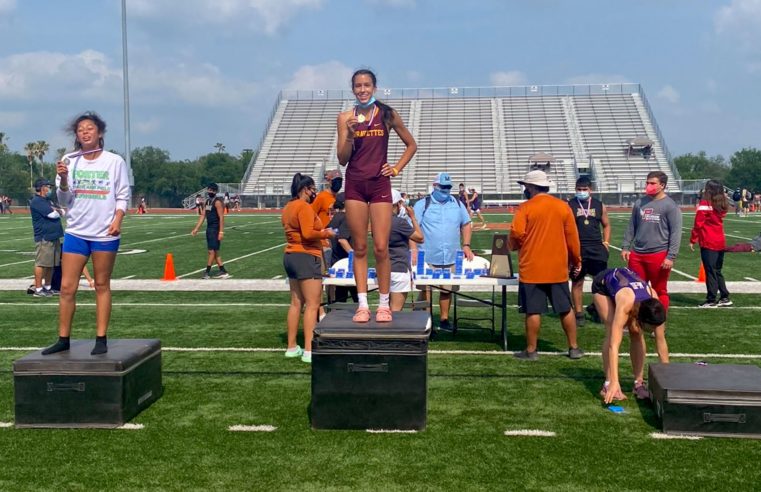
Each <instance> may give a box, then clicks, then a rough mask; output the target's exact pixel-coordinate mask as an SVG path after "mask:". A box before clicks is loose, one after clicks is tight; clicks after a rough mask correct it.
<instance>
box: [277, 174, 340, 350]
mask: <svg viewBox="0 0 761 492" xmlns="http://www.w3.org/2000/svg"><path fill="white" fill-rule="evenodd" d="M316 196H317V189H316V188H315V184H314V180H313V179H312V178H311V177H310V176H306V175H303V174H301V173H296V174H295V175H294V176H293V181H292V183H291V197H292V198H291V201H289V202H288V203H287V204H286V205H285V207H284V208H283V215H282V218H281V221H282V223H283V229H284V230H285V240H286V243H287V244H286V246H285V254H284V255H283V267H284V268H285V272H286V274H287V275H288V284H289V285H290V289H291V305H290V307H289V308H288V319H287V324H288V350H286V351H285V356H286V357H299V356H300V357H301V360H302V361H304V362H307V363H311V362H312V333H313V332H314V326H315V325H316V324H317V312H318V311H319V309H320V298H321V296H322V261H321V260H322V240H323V239H329V238H331V237H333V236H335V235H336V233H335V232H334V231H333V230H332V229H325V228H323V224H322V221H321V220H320V218H319V217H317V214H316V213H315V211H314V210H312V206H311V203H312V202H313V201H314V199H315V197H316ZM302 307H303V308H304V349H303V350H302V349H301V347H299V346H298V345H296V335H297V334H298V331H299V318H300V317H301V308H302Z"/></svg>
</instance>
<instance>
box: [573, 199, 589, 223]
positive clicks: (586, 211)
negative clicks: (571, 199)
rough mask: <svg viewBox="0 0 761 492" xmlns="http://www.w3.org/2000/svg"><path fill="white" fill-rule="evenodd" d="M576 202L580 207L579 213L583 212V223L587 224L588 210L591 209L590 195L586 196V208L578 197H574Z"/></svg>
mask: <svg viewBox="0 0 761 492" xmlns="http://www.w3.org/2000/svg"><path fill="white" fill-rule="evenodd" d="M576 201H577V202H579V208H581V213H583V214H584V225H589V211H590V210H591V209H592V197H591V196H590V197H589V198H587V208H586V209H585V208H584V205H582V204H581V200H579V199H578V198H577V199H576Z"/></svg>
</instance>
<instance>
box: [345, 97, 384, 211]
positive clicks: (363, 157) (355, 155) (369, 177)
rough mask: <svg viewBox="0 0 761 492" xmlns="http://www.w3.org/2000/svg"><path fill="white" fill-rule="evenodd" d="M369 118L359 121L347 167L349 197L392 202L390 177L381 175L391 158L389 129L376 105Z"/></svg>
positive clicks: (351, 198) (347, 194)
mask: <svg viewBox="0 0 761 492" xmlns="http://www.w3.org/2000/svg"><path fill="white" fill-rule="evenodd" d="M370 114H371V116H370V118H369V119H368V121H365V122H363V123H357V127H356V129H355V130H354V147H353V149H352V151H351V157H350V158H349V164H348V166H347V168H346V190H345V194H346V200H359V201H362V202H365V203H376V202H387V203H391V178H389V177H388V176H383V175H382V174H381V168H382V167H383V164H385V163H386V162H387V161H388V128H386V124H385V123H384V122H383V111H382V110H381V108H380V107H378V106H377V105H375V106H374V107H373V111H372V113H370Z"/></svg>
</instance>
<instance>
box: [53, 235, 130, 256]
mask: <svg viewBox="0 0 761 492" xmlns="http://www.w3.org/2000/svg"><path fill="white" fill-rule="evenodd" d="M119 241H121V239H113V240H111V241H88V240H87V239H82V238H80V237H77V236H73V235H71V234H64V235H63V252H64V253H73V254H75V255H82V256H90V254H92V253H93V252H95V251H105V252H109V253H116V252H117V251H119Z"/></svg>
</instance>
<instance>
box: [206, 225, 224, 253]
mask: <svg viewBox="0 0 761 492" xmlns="http://www.w3.org/2000/svg"><path fill="white" fill-rule="evenodd" d="M220 247H222V241H220V240H219V229H206V249H208V250H209V251H219V248H220Z"/></svg>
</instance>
